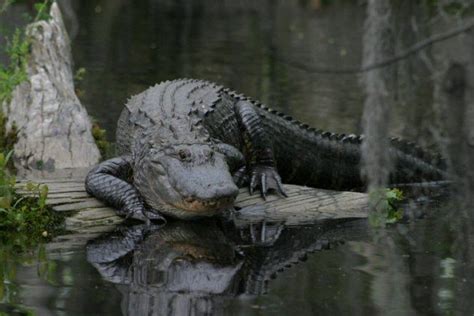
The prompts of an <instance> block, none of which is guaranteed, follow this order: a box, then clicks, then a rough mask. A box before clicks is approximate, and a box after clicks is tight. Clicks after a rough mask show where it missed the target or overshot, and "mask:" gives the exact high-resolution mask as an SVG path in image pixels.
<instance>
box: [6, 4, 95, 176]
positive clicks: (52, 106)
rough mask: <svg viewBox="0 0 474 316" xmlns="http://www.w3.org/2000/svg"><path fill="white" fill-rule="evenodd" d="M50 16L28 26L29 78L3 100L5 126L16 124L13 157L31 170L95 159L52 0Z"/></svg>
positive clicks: (88, 162) (91, 162)
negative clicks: (8, 100) (7, 99)
mask: <svg viewBox="0 0 474 316" xmlns="http://www.w3.org/2000/svg"><path fill="white" fill-rule="evenodd" d="M50 16H51V18H50V20H49V21H38V22H35V23H32V24H30V25H28V26H27V36H28V38H29V40H30V43H31V55H30V57H29V62H28V66H27V74H28V79H27V80H26V81H25V82H23V83H22V84H20V85H19V86H17V87H16V88H15V90H14V92H13V94H12V99H11V102H10V103H9V104H4V105H3V110H4V112H6V114H7V117H8V123H7V128H11V127H12V125H13V124H15V125H16V126H17V128H18V131H19V133H18V142H17V143H16V144H15V148H14V149H15V162H16V164H17V165H18V166H21V167H25V168H30V169H31V168H32V169H35V168H36V169H49V170H52V169H61V168H78V167H88V166H92V165H94V164H96V163H97V162H98V160H99V158H100V154H99V150H98V149H97V146H96V144H95V142H94V139H93V137H92V133H91V122H90V119H89V117H88V115H87V112H86V110H85V108H84V107H83V106H82V105H81V103H80V101H79V99H78V98H77V96H76V94H75V92H74V83H73V73H72V58H71V46H70V41H69V38H68V35H67V32H66V29H65V26H64V23H63V19H62V16H61V12H60V10H59V8H58V6H57V4H56V3H53V4H52V6H51V12H50Z"/></svg>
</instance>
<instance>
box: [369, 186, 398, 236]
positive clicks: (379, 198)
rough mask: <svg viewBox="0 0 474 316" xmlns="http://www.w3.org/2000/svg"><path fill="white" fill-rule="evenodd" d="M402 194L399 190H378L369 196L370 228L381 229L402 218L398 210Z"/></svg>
mask: <svg viewBox="0 0 474 316" xmlns="http://www.w3.org/2000/svg"><path fill="white" fill-rule="evenodd" d="M402 200H403V192H402V191H400V190H399V189H380V190H375V191H373V192H370V194H369V206H370V214H369V223H370V225H371V226H372V227H383V226H385V225H387V224H393V223H396V222H398V221H399V220H401V219H402V217H403V209H401V208H399V203H400V201H402Z"/></svg>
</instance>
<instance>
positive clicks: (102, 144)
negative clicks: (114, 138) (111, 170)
mask: <svg viewBox="0 0 474 316" xmlns="http://www.w3.org/2000/svg"><path fill="white" fill-rule="evenodd" d="M92 136H93V137H94V140H95V143H96V144H97V147H98V148H99V151H100V155H101V157H102V159H107V158H109V157H110V156H111V150H112V146H111V145H110V142H109V141H108V140H107V132H106V130H105V129H102V128H100V126H99V124H98V123H97V122H93V123H92Z"/></svg>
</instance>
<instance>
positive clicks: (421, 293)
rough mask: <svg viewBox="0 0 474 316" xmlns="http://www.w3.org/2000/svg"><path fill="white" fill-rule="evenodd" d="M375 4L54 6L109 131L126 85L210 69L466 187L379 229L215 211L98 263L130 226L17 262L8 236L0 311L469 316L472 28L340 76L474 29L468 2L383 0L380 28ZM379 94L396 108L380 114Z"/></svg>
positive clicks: (168, 0)
mask: <svg viewBox="0 0 474 316" xmlns="http://www.w3.org/2000/svg"><path fill="white" fill-rule="evenodd" d="M374 3H379V4H380V3H388V2H386V1H380V2H377V1H375V2H374V1H368V2H365V1H342V0H341V1H310V0H300V1H296V0H288V1H270V0H267V1H246V0H243V1H228V0H223V1H211V0H209V1H207V0H206V1H204V0H202V1H197V0H196V1H191V0H190V1H184V0H183V1H175V0H164V1H163V0H146V1H131V0H107V1H106V0H104V1H79V0H77V1H60V5H61V7H62V9H63V12H64V15H65V18H66V20H67V21H66V22H67V26H68V29H69V31H70V34H71V37H72V43H73V56H74V60H75V67H76V69H78V68H80V67H84V68H85V69H86V71H87V74H86V76H85V78H84V80H83V81H81V82H80V83H79V85H78V88H79V90H80V98H81V100H82V102H83V103H84V104H85V105H86V107H87V109H88V111H89V113H90V114H91V115H92V116H93V117H95V118H96V120H97V121H98V122H99V123H100V124H101V125H102V126H103V127H104V128H106V129H107V130H108V132H109V137H110V139H111V140H113V135H114V133H115V124H116V120H117V118H118V115H119V113H120V111H121V109H122V106H123V104H124V102H125V101H126V99H127V97H129V96H130V95H133V94H135V93H138V92H140V91H142V90H144V89H145V88H147V87H148V86H150V85H152V84H154V83H156V82H160V81H162V80H167V79H172V78H179V77H195V78H205V79H208V80H212V81H216V82H219V83H221V84H223V85H225V86H228V87H231V88H233V89H235V90H237V91H240V92H243V93H245V94H247V95H249V96H252V97H255V98H256V99H259V100H261V101H263V102H265V103H267V104H270V105H272V107H274V108H276V109H279V110H282V111H283V112H285V113H288V114H290V115H292V116H294V117H296V118H298V119H300V120H302V121H305V122H307V123H309V124H310V125H312V126H315V127H318V128H321V129H325V130H330V131H334V132H341V133H367V132H368V133H371V130H370V129H367V124H371V122H372V123H374V124H373V125H371V126H375V127H377V128H380V126H382V127H384V130H383V133H385V132H386V133H388V134H390V135H394V136H400V137H404V138H407V139H410V140H413V141H416V142H418V143H420V144H421V145H423V146H425V147H430V148H431V147H432V148H437V149H438V150H441V151H442V152H443V153H444V154H445V155H446V156H447V157H448V158H449V161H448V162H449V164H450V167H451V168H452V170H453V171H454V173H455V174H456V177H457V178H456V179H457V180H458V182H459V183H460V184H461V185H460V187H461V189H460V190H459V192H460V193H459V196H460V198H459V197H458V195H455V196H454V195H453V197H452V198H449V199H447V200H443V201H442V202H440V203H436V204H434V205H433V204H429V205H427V206H423V211H424V212H425V213H426V214H427V215H426V216H425V217H424V218H423V219H418V220H411V221H407V222H403V223H400V224H397V225H393V226H390V227H388V228H387V229H386V230H384V231H382V232H370V230H369V228H368V227H367V224H366V223H365V222H363V221H351V222H348V223H318V224H315V225H306V226H295V227H274V230H273V233H275V234H276V235H275V236H278V238H277V240H276V241H275V242H274V243H273V244H272V245H269V244H261V243H260V244H258V243H257V244H256V245H255V244H253V243H252V238H250V239H249V236H248V231H243V232H242V231H234V230H233V229H231V228H228V227H226V226H225V225H224V224H219V223H215V222H205V223H197V224H196V223H172V224H170V225H168V226H166V227H165V228H163V229H161V230H158V231H156V232H150V233H149V234H148V237H147V238H146V240H145V241H143V242H142V243H141V244H140V247H133V246H130V244H127V245H128V246H127V247H128V248H127V247H125V248H124V247H118V248H117V249H120V251H117V253H118V252H120V256H117V260H114V261H112V262H107V263H104V262H103V260H101V258H103V257H105V256H106V255H107V254H108V253H107V250H106V248H102V247H101V246H102V245H104V244H105V243H107V242H116V243H117V244H119V243H120V242H121V240H123V239H124V236H132V237H133V236H140V235H141V234H140V231H139V229H140V228H123V229H122V230H121V231H120V232H118V233H117V234H116V235H113V236H108V237H107V236H103V237H102V238H101V239H100V240H97V241H96V242H95V243H93V244H92V246H91V247H90V248H89V254H88V253H87V252H86V249H84V248H83V247H82V248H73V249H70V250H68V251H61V252H59V251H53V250H51V248H48V247H46V248H45V249H46V250H45V249H44V248H42V249H40V251H39V253H36V252H34V253H25V254H23V255H21V256H20V255H19V256H18V257H14V258H13V257H11V254H12V252H11V251H8V245H2V249H1V250H0V278H1V281H2V283H0V315H2V313H3V314H6V315H10V314H12V315H28V314H29V313H30V312H32V313H34V314H37V315H120V314H128V315H166V314H168V315H172V314H175V315H188V314H189V315H193V314H207V313H209V314H242V315H270V314H271V315H274V314H281V315H287V314H295V315H296V314H301V315H318V314H321V315H326V314H333V315H339V314H340V315H347V314H355V315H372V314H375V315H472V314H473V313H474V307H472V304H471V299H472V297H474V278H473V277H474V263H473V261H472V260H473V257H474V247H473V243H474V232H473V231H472V227H473V226H472V225H473V222H472V217H473V216H474V209H473V207H472V203H471V201H472V199H471V196H470V193H471V192H472V183H473V179H474V177H473V176H472V174H473V173H472V171H471V170H470V168H469V167H470V166H472V165H471V164H469V162H472V161H473V160H472V159H473V158H472V157H473V156H472V155H471V153H472V146H473V144H474V129H473V128H470V127H472V126H474V120H473V118H474V115H473V113H474V108H473V106H474V92H473V89H472V82H474V35H473V32H472V31H471V33H465V34H460V35H458V36H455V37H452V38H450V39H448V40H446V41H442V42H438V43H436V44H434V45H432V46H429V47H427V48H426V49H425V50H423V51H421V52H419V53H418V54H415V55H413V56H411V57H410V58H407V59H403V60H401V61H400V62H398V63H396V64H393V65H392V66H390V67H386V68H383V69H382V70H380V69H379V70H375V71H374V72H372V75H366V74H360V73H350V71H348V72H349V73H345V74H341V73H338V74H335V73H333V72H334V70H338V69H339V70H341V69H346V70H350V69H352V68H354V67H358V65H361V64H364V65H370V64H373V63H374V61H375V62H377V61H380V60H382V59H384V57H386V56H390V54H392V55H393V54H400V53H402V52H404V51H405V49H406V48H408V47H411V46H412V45H413V44H414V43H417V42H420V41H422V40H424V39H426V38H429V37H432V36H434V35H435V34H441V33H443V32H446V31H448V30H451V29H453V28H457V27H459V25H461V24H462V23H468V22H469V21H472V4H471V3H470V2H469V1H456V2H452V1H444V2H443V1H439V2H438V1H426V2H424V1H408V0H407V1H401V0H400V1H392V2H389V4H390V8H389V9H390V10H389V12H390V16H389V17H388V18H389V20H390V22H389V27H388V28H384V27H386V25H385V26H384V23H385V22H386V21H385V22H384V19H383V18H382V19H380V17H381V16H383V10H384V8H383V5H382V8H381V7H376V8H370V7H369V6H371V5H372V6H376V5H374ZM453 3H454V4H453ZM371 9H372V11H371ZM385 9H386V8H385ZM28 10H30V7H29V4H28V3H26V1H25V2H21V3H19V4H16V5H14V6H13V7H12V8H11V12H10V13H9V15H8V16H6V17H3V16H2V17H1V18H2V19H4V20H3V21H2V27H6V28H8V27H11V26H12V25H15V24H17V23H21V21H22V19H21V16H22V14H23V13H24V12H27V11H28ZM378 10H381V11H378ZM377 14H378V15H377ZM301 65H303V67H299V66H301ZM302 68H304V69H302ZM450 69H451V71H450ZM453 69H454V70H453ZM459 69H461V70H459ZM453 78H454V79H453ZM381 82H383V85H379V84H380V83H381ZM453 82H454V83H453ZM450 83H452V84H450ZM371 100H372V101H371ZM374 100H375V101H374ZM379 101H384V102H383V109H384V113H389V115H383V114H380V113H379V112H380V111H376V108H375V110H374V108H373V106H374V104H373V103H374V102H379ZM364 107H365V109H366V110H365V112H364ZM376 131H377V130H376ZM372 132H373V131H372ZM374 139H376V138H374ZM295 159H297V153H296V154H295ZM374 170H375V171H374V172H375V173H376V174H377V173H378V172H379V171H380V170H379V169H377V168H375V167H374ZM417 208H420V206H417ZM267 232H268V233H269V234H271V233H272V230H271V229H270V228H269V230H267ZM132 239H133V238H132ZM134 240H137V239H134ZM236 240H238V243H239V244H240V245H241V247H237V248H236V247H233V245H234V244H235V243H236ZM340 240H344V242H340ZM131 244H133V243H131ZM242 245H243V246H242ZM47 249H49V251H48V250H47ZM91 249H92V250H91ZM133 249H135V251H134V252H129V250H133ZM127 253H128V254H127ZM88 258H89V261H91V262H92V263H91V262H89V261H88ZM189 262H194V263H195V264H194V265H193V264H189ZM127 271H132V273H130V272H129V273H127ZM275 273H276V274H275ZM209 278H212V282H211V281H209ZM189 280H193V282H190V283H189ZM187 282H188V283H187ZM183 289H187V290H183ZM190 289H191V290H190Z"/></svg>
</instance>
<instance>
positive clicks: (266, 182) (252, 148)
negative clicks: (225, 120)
mask: <svg viewBox="0 0 474 316" xmlns="http://www.w3.org/2000/svg"><path fill="white" fill-rule="evenodd" d="M235 110H236V113H237V117H238V118H239V122H240V124H241V126H242V128H243V130H244V142H245V146H246V148H245V152H246V154H247V156H249V159H248V164H249V165H250V194H252V193H253V191H254V190H255V188H257V187H260V191H261V194H262V197H263V198H264V199H265V196H266V194H267V191H268V190H269V189H273V190H275V191H277V192H279V193H280V194H282V195H283V196H287V195H286V193H285V191H284V189H283V185H282V183H281V178H280V175H279V174H278V172H277V170H276V168H275V160H274V158H273V150H272V147H271V144H270V139H269V137H268V135H267V133H266V132H265V130H264V129H263V126H262V122H261V119H260V116H259V115H258V113H257V112H256V111H255V109H254V107H253V105H252V104H251V103H249V102H248V101H245V100H239V101H238V102H237V103H236V104H235Z"/></svg>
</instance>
